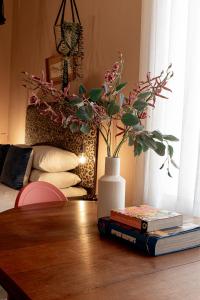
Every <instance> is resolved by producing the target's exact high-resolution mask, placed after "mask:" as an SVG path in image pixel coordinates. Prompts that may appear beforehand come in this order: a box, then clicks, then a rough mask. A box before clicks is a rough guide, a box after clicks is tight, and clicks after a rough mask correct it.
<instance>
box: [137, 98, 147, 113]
mask: <svg viewBox="0 0 200 300" xmlns="http://www.w3.org/2000/svg"><path fill="white" fill-rule="evenodd" d="M147 106H148V103H147V102H146V101H144V100H136V101H135V102H134V104H133V107H134V108H135V109H137V110H138V111H143V110H144V109H145V108H146V107H147Z"/></svg>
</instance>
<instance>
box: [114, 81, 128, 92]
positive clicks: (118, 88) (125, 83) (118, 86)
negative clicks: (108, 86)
mask: <svg viewBox="0 0 200 300" xmlns="http://www.w3.org/2000/svg"><path fill="white" fill-rule="evenodd" d="M126 85H127V82H123V83H120V84H119V85H117V87H116V92H119V91H121V90H122V89H123V88H124V87H125V86H126Z"/></svg>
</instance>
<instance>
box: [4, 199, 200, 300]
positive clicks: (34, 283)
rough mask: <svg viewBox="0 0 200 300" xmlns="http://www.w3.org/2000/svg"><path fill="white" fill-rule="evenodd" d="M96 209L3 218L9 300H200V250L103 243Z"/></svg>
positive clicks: (67, 206)
mask: <svg viewBox="0 0 200 300" xmlns="http://www.w3.org/2000/svg"><path fill="white" fill-rule="evenodd" d="M96 223H97V217H96V203H95V202H91V201H88V202H87V201H74V202H68V203H64V204H63V203H45V204H39V205H29V206H26V207H22V208H18V209H12V210H9V211H7V212H4V213H2V214H0V284H1V285H2V286H3V287H4V288H5V289H6V290H7V291H8V293H9V294H10V296H11V298H12V299H20V300H23V299H34V300H52V299H54V300H61V299H62V300H65V299H73V300H75V299H76V300H77V299H81V300H86V299H87V300H90V299H91V300H93V299H94V300H102V299H114V300H115V299H116V300H118V299H120V300H121V299H122V300H123V299H124V300H126V299H134V300H137V299H140V300H141V299H142V300H155V299H156V300H165V299H166V300H169V299H173V300H183V299H184V300H185V299H186V300H190V299H191V300H194V299H200V285H199V278H200V248H196V249H192V250H187V251H182V252H179V253H175V254H170V255H164V256H160V257H148V256H145V255H144V254H142V253H140V252H137V251H134V250H133V249H131V247H129V246H128V245H126V244H124V243H120V242H119V241H115V240H109V239H102V238H100V236H99V233H98V230H97V224H96Z"/></svg>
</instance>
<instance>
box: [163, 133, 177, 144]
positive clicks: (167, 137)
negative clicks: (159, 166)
mask: <svg viewBox="0 0 200 300" xmlns="http://www.w3.org/2000/svg"><path fill="white" fill-rule="evenodd" d="M163 139H165V140H167V141H172V142H178V141H179V139H177V137H175V136H174V135H171V134H169V135H163Z"/></svg>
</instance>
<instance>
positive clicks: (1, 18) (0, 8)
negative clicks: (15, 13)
mask: <svg viewBox="0 0 200 300" xmlns="http://www.w3.org/2000/svg"><path fill="white" fill-rule="evenodd" d="M5 21H6V18H5V17H4V5H3V0H0V25H3V24H5Z"/></svg>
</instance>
